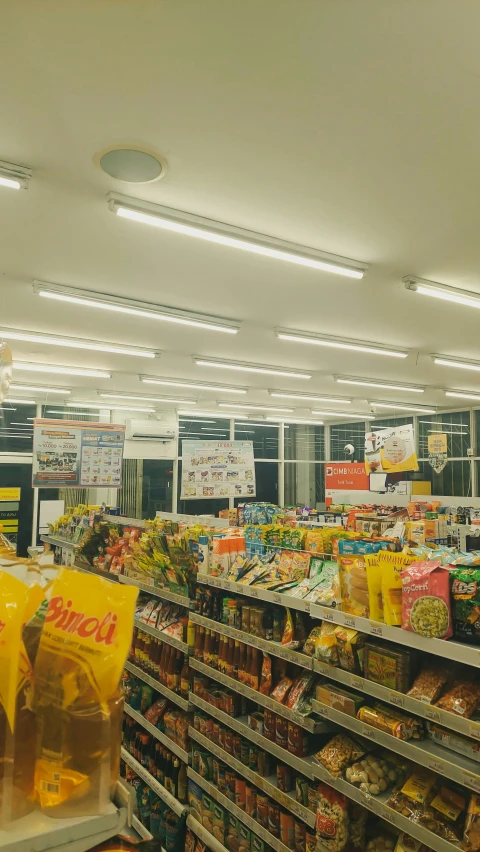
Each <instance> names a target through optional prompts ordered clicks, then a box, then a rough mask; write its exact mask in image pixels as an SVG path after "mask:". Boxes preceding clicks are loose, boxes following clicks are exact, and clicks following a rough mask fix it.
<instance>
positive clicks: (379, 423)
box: [367, 417, 413, 432]
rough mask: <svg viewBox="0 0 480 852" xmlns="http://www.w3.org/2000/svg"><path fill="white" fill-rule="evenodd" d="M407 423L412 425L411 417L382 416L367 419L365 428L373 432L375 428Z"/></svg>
mask: <svg viewBox="0 0 480 852" xmlns="http://www.w3.org/2000/svg"><path fill="white" fill-rule="evenodd" d="M407 423H411V424H412V425H413V417H382V418H378V419H376V420H369V421H368V426H367V429H368V430H369V431H370V432H375V430H376V429H388V428H389V427H390V426H406V425H407Z"/></svg>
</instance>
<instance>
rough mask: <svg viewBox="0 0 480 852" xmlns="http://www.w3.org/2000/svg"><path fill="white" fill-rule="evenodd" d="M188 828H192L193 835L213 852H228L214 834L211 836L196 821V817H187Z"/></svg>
mask: <svg viewBox="0 0 480 852" xmlns="http://www.w3.org/2000/svg"><path fill="white" fill-rule="evenodd" d="M187 826H188V828H191V830H192V831H193V833H194V834H196V835H197V837H199V838H200V840H201V841H202V842H203V843H205V845H206V847H207V848H208V849H211V850H212V852H227V849H226V848H225V846H224V845H223V844H222V843H220V841H219V840H217V838H216V837H214V836H213V834H210V832H209V831H207V829H206V828H204V827H203V825H202V824H201V823H200V822H198V820H196V819H195V817H193V816H188V817H187Z"/></svg>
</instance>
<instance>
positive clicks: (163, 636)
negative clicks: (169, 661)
mask: <svg viewBox="0 0 480 852" xmlns="http://www.w3.org/2000/svg"><path fill="white" fill-rule="evenodd" d="M135 627H138V629H139V630H142V631H143V633H148V635H149V636H154V637H155V639H160V641H161V642H166V644H167V645H173V647H174V648H177V650H178V651H181V652H182V654H188V653H189V650H193V648H192V649H189V647H188V645H187V643H186V642H181V641H180V639H175V638H174V637H173V636H170V635H169V634H168V633H165V631H164V630H158V629H157V628H156V627H152V626H151V625H150V624H144V623H143V621H140V620H139V619H138V618H136V619H135Z"/></svg>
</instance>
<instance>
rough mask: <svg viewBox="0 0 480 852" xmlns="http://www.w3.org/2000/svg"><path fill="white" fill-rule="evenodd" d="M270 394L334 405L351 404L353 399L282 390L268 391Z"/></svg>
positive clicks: (281, 397) (282, 397) (280, 397)
mask: <svg viewBox="0 0 480 852" xmlns="http://www.w3.org/2000/svg"><path fill="white" fill-rule="evenodd" d="M268 392H269V394H270V396H274V397H278V398H279V399H298V400H299V402H331V403H333V405H351V404H352V400H351V399H345V398H344V397H337V396H310V395H309V394H306V393H283V392H282V391H274V390H269V391H268Z"/></svg>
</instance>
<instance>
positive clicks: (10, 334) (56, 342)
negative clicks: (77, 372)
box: [0, 328, 159, 358]
mask: <svg viewBox="0 0 480 852" xmlns="http://www.w3.org/2000/svg"><path fill="white" fill-rule="evenodd" d="M0 338H3V339H4V340H20V341H22V342H24V343H43V344H45V346H65V347H67V348H69V349H87V350H89V351H92V352H113V353H114V354H115V355H132V356H136V357H139V358H156V357H157V355H158V354H159V353H158V352H153V351H152V350H150V349H140V348H139V347H137V346H121V345H120V344H118V345H117V344H116V343H100V342H99V341H98V340H83V339H80V338H79V339H76V338H74V337H60V336H59V335H55V337H53V336H52V335H50V334H42V333H41V332H33V331H21V330H20V329H18V328H0Z"/></svg>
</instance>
